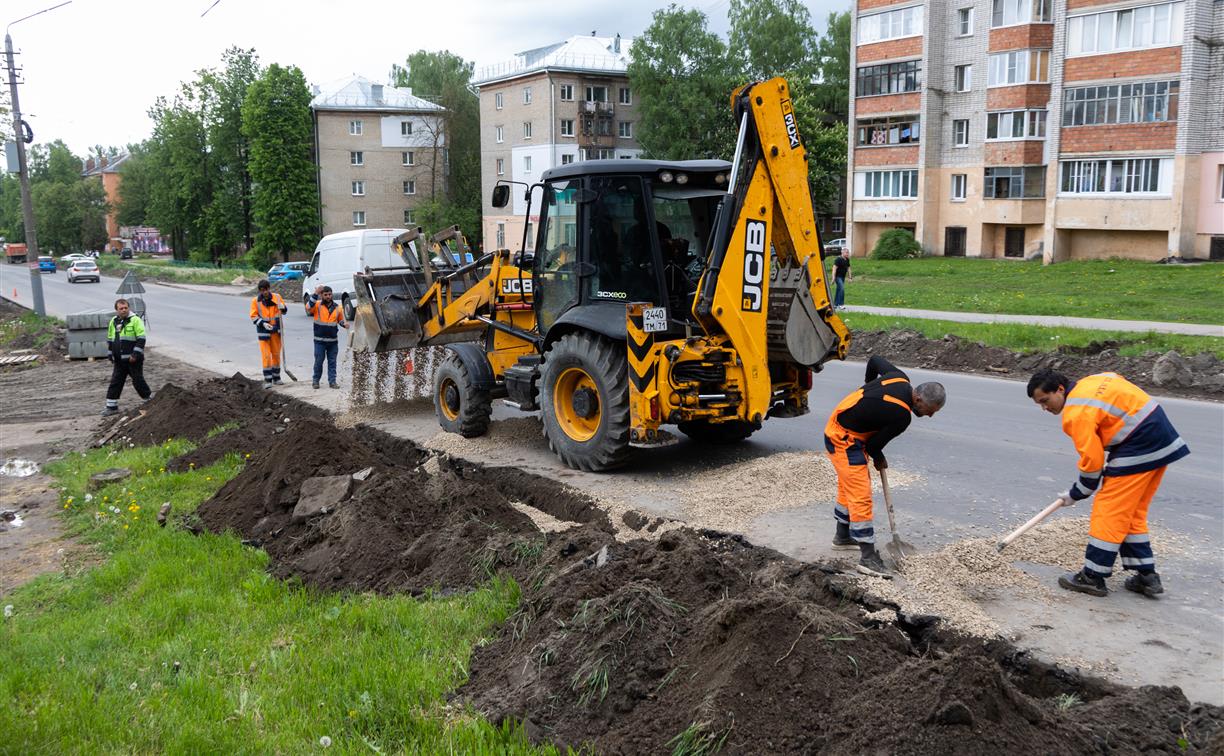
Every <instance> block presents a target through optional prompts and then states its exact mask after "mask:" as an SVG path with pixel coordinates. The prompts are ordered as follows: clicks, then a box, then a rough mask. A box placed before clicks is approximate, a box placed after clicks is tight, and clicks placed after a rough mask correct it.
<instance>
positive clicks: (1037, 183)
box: [982, 165, 1045, 199]
mask: <svg viewBox="0 0 1224 756" xmlns="http://www.w3.org/2000/svg"><path fill="white" fill-rule="evenodd" d="M983 179H984V181H983V183H982V196H983V197H986V198H987V199H1034V198H1039V197H1044V196H1045V166H1044V165H1025V166H1016V167H1007V168H987V169H985V170H984V171H983Z"/></svg>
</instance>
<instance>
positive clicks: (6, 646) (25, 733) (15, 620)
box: [0, 442, 530, 753]
mask: <svg viewBox="0 0 1224 756" xmlns="http://www.w3.org/2000/svg"><path fill="white" fill-rule="evenodd" d="M188 448H190V447H189V445H187V444H184V443H179V442H171V443H169V444H167V445H165V446H161V447H153V448H137V449H125V450H121V451H110V450H106V449H103V450H97V451H91V452H89V453H88V454H85V455H72V456H70V457H68V458H66V459H65V460H63V461H61V462H58V463H55V464H53V465H51V466H50V467H49V470H50V472H51V473H52V474H53V475H54V476H55V477H56V479H57V480H58V481H59V482H60V483H61V485H62V486H63V494H62V498H61V503H60V506H61V507H62V514H63V516H64V518H65V521H66V524H67V527H68V529H69V531H70V532H71V533H72V534H74V535H75V536H76V537H77V538H79V539H81V540H83V541H85V542H86V543H88V544H91V545H92V547H93V548H94V549H95V550H96V551H97V552H98V554H99V555H100V562H101V563H100V564H98V565H97V566H91V567H85V568H81V567H78V568H74V569H70V570H68V571H67V572H66V573H65V574H55V575H46V576H43V577H41V578H39V579H37V580H35V581H33V582H32V583H30V584H27V585H25V586H23V587H21V588H19V589H17V590H16V591H14V592H13V593H12V594H10V595H9V596H7V597H5V598H4V601H3V603H5V604H11V605H12V606H13V608H14V612H13V616H12V617H10V618H7V619H0V649H2V650H0V701H3V702H4V704H3V706H0V733H3V735H2V736H0V751H2V752H7V753H115V752H122V753H160V752H167V751H168V752H172V753H304V752H311V751H318V750H321V746H320V739H321V738H325V737H326V738H328V739H330V749H331V750H332V751H335V752H339V753H388V752H412V753H442V752H446V753H514V752H527V751H529V750H530V749H529V748H528V746H527V745H526V742H525V740H524V737H523V735H522V733H521V731H518V730H514V729H511V728H504V729H499V728H495V727H493V726H492V725H490V724H489V723H488V722H486V721H485V720H483V719H481V718H480V717H478V716H475V715H473V714H472V713H471V712H469V711H466V710H464V709H463V708H462V707H454V706H448V705H447V703H446V696H447V694H448V692H449V691H452V690H454V689H455V688H456V686H458V685H459V684H461V683H462V681H463V680H464V679H465V677H466V675H467V665H468V660H469V658H470V656H471V651H472V648H473V647H474V645H475V644H478V643H482V642H484V641H485V640H486V639H488V638H489V637H490V636H491V635H493V634H494V633H495V632H496V630H497V627H498V626H499V625H500V624H501V623H502V622H503V621H504V620H505V618H506V617H507V616H508V615H509V613H510V612H512V611H513V610H514V608H515V606H516V604H517V601H518V588H517V586H516V585H515V584H514V583H512V582H501V581H494V582H491V583H490V584H488V585H487V586H486V587H484V588H482V589H481V590H477V591H474V592H472V593H469V594H467V595H463V596H452V597H449V598H444V599H428V600H417V599H413V598H410V597H406V596H397V597H381V596H375V595H369V594H361V595H337V594H323V593H320V592H318V591H315V590H312V589H310V588H307V587H304V586H302V585H301V584H299V583H295V582H282V581H279V580H275V579H272V578H271V577H269V576H268V574H267V572H266V569H265V568H266V566H267V555H266V554H265V553H264V552H263V551H260V550H257V549H252V548H247V547H244V546H242V545H240V543H239V542H238V540H237V539H236V538H234V537H233V536H230V535H220V536H219V535H212V534H203V535H199V536H195V535H191V534H190V533H188V532H187V531H185V530H182V529H180V528H176V527H167V528H159V527H158V526H157V525H156V524H155V522H154V520H155V515H156V512H157V510H158V508H159V507H160V506H161V504H162V502H164V501H171V502H173V504H174V508H175V513H176V514H182V513H185V512H190V511H192V510H194V508H195V506H196V505H197V504H199V503H200V502H201V501H203V500H205V499H207V498H208V497H209V496H211V495H212V493H213V492H214V491H215V490H216V489H217V488H218V487H219V486H221V485H222V483H223V482H224V481H225V480H227V479H229V478H230V477H232V476H233V475H235V474H236V473H237V472H238V471H239V469H240V467H241V462H240V460H239V459H238V458H237V457H234V456H231V457H230V458H228V459H226V460H225V461H223V462H221V463H219V464H217V465H215V466H213V467H210V468H207V469H203V470H195V471H191V472H187V473H177V474H176V473H166V472H164V467H163V466H164V464H165V463H166V461H168V460H169V459H170V458H172V457H173V456H175V455H177V454H179V453H182V452H184V451H185V450H187V449H188ZM113 466H122V467H129V468H131V469H132V470H133V471H134V473H135V474H134V476H133V477H132V478H131V479H129V480H128V481H126V485H114V486H110V487H108V488H106V489H103V490H102V491H99V492H98V493H97V494H95V495H94V498H93V500H92V501H86V500H85V497H84V493H83V491H84V485H85V482H86V480H87V478H88V475H89V474H90V473H92V472H95V471H97V470H99V469H103V468H106V467H113Z"/></svg>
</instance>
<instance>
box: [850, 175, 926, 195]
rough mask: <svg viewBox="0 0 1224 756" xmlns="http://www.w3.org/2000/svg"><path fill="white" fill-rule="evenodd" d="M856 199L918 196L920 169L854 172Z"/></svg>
mask: <svg viewBox="0 0 1224 756" xmlns="http://www.w3.org/2000/svg"><path fill="white" fill-rule="evenodd" d="M854 196H855V198H856V199H912V198H914V197H917V196H918V171H916V170H902V171H859V172H857V173H855V174H854Z"/></svg>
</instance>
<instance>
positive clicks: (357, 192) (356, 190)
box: [352, 181, 365, 197]
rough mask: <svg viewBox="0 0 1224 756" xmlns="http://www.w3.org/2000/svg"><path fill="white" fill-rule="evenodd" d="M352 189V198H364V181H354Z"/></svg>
mask: <svg viewBox="0 0 1224 756" xmlns="http://www.w3.org/2000/svg"><path fill="white" fill-rule="evenodd" d="M352 189H353V196H354V197H364V196H365V182H364V181H354V182H353V187H352Z"/></svg>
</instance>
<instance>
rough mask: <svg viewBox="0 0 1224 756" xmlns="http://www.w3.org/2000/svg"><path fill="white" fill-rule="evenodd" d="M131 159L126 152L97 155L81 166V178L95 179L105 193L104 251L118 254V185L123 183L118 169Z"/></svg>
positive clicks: (121, 247) (119, 234) (121, 242)
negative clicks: (100, 183)
mask: <svg viewBox="0 0 1224 756" xmlns="http://www.w3.org/2000/svg"><path fill="white" fill-rule="evenodd" d="M129 157H131V154H130V153H128V152H120V153H118V154H115V155H99V156H98V157H91V158H86V159H85V161H84V163H83V164H82V166H81V176H82V177H84V178H86V179H93V178H97V179H98V180H99V181H101V182H102V191H104V192H106V204H107V207H108V209H107V211H106V238H107V242H106V251H107V252H114V253H116V254H118V253H119V252H120V251H122V250H123V238H122V235H121V233H120V230H119V185H120V184H121V183H123V174H122V173H120V172H119V169H120V167H122V165H123V164H124V163H125V162H127V159H128V158H129Z"/></svg>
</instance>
